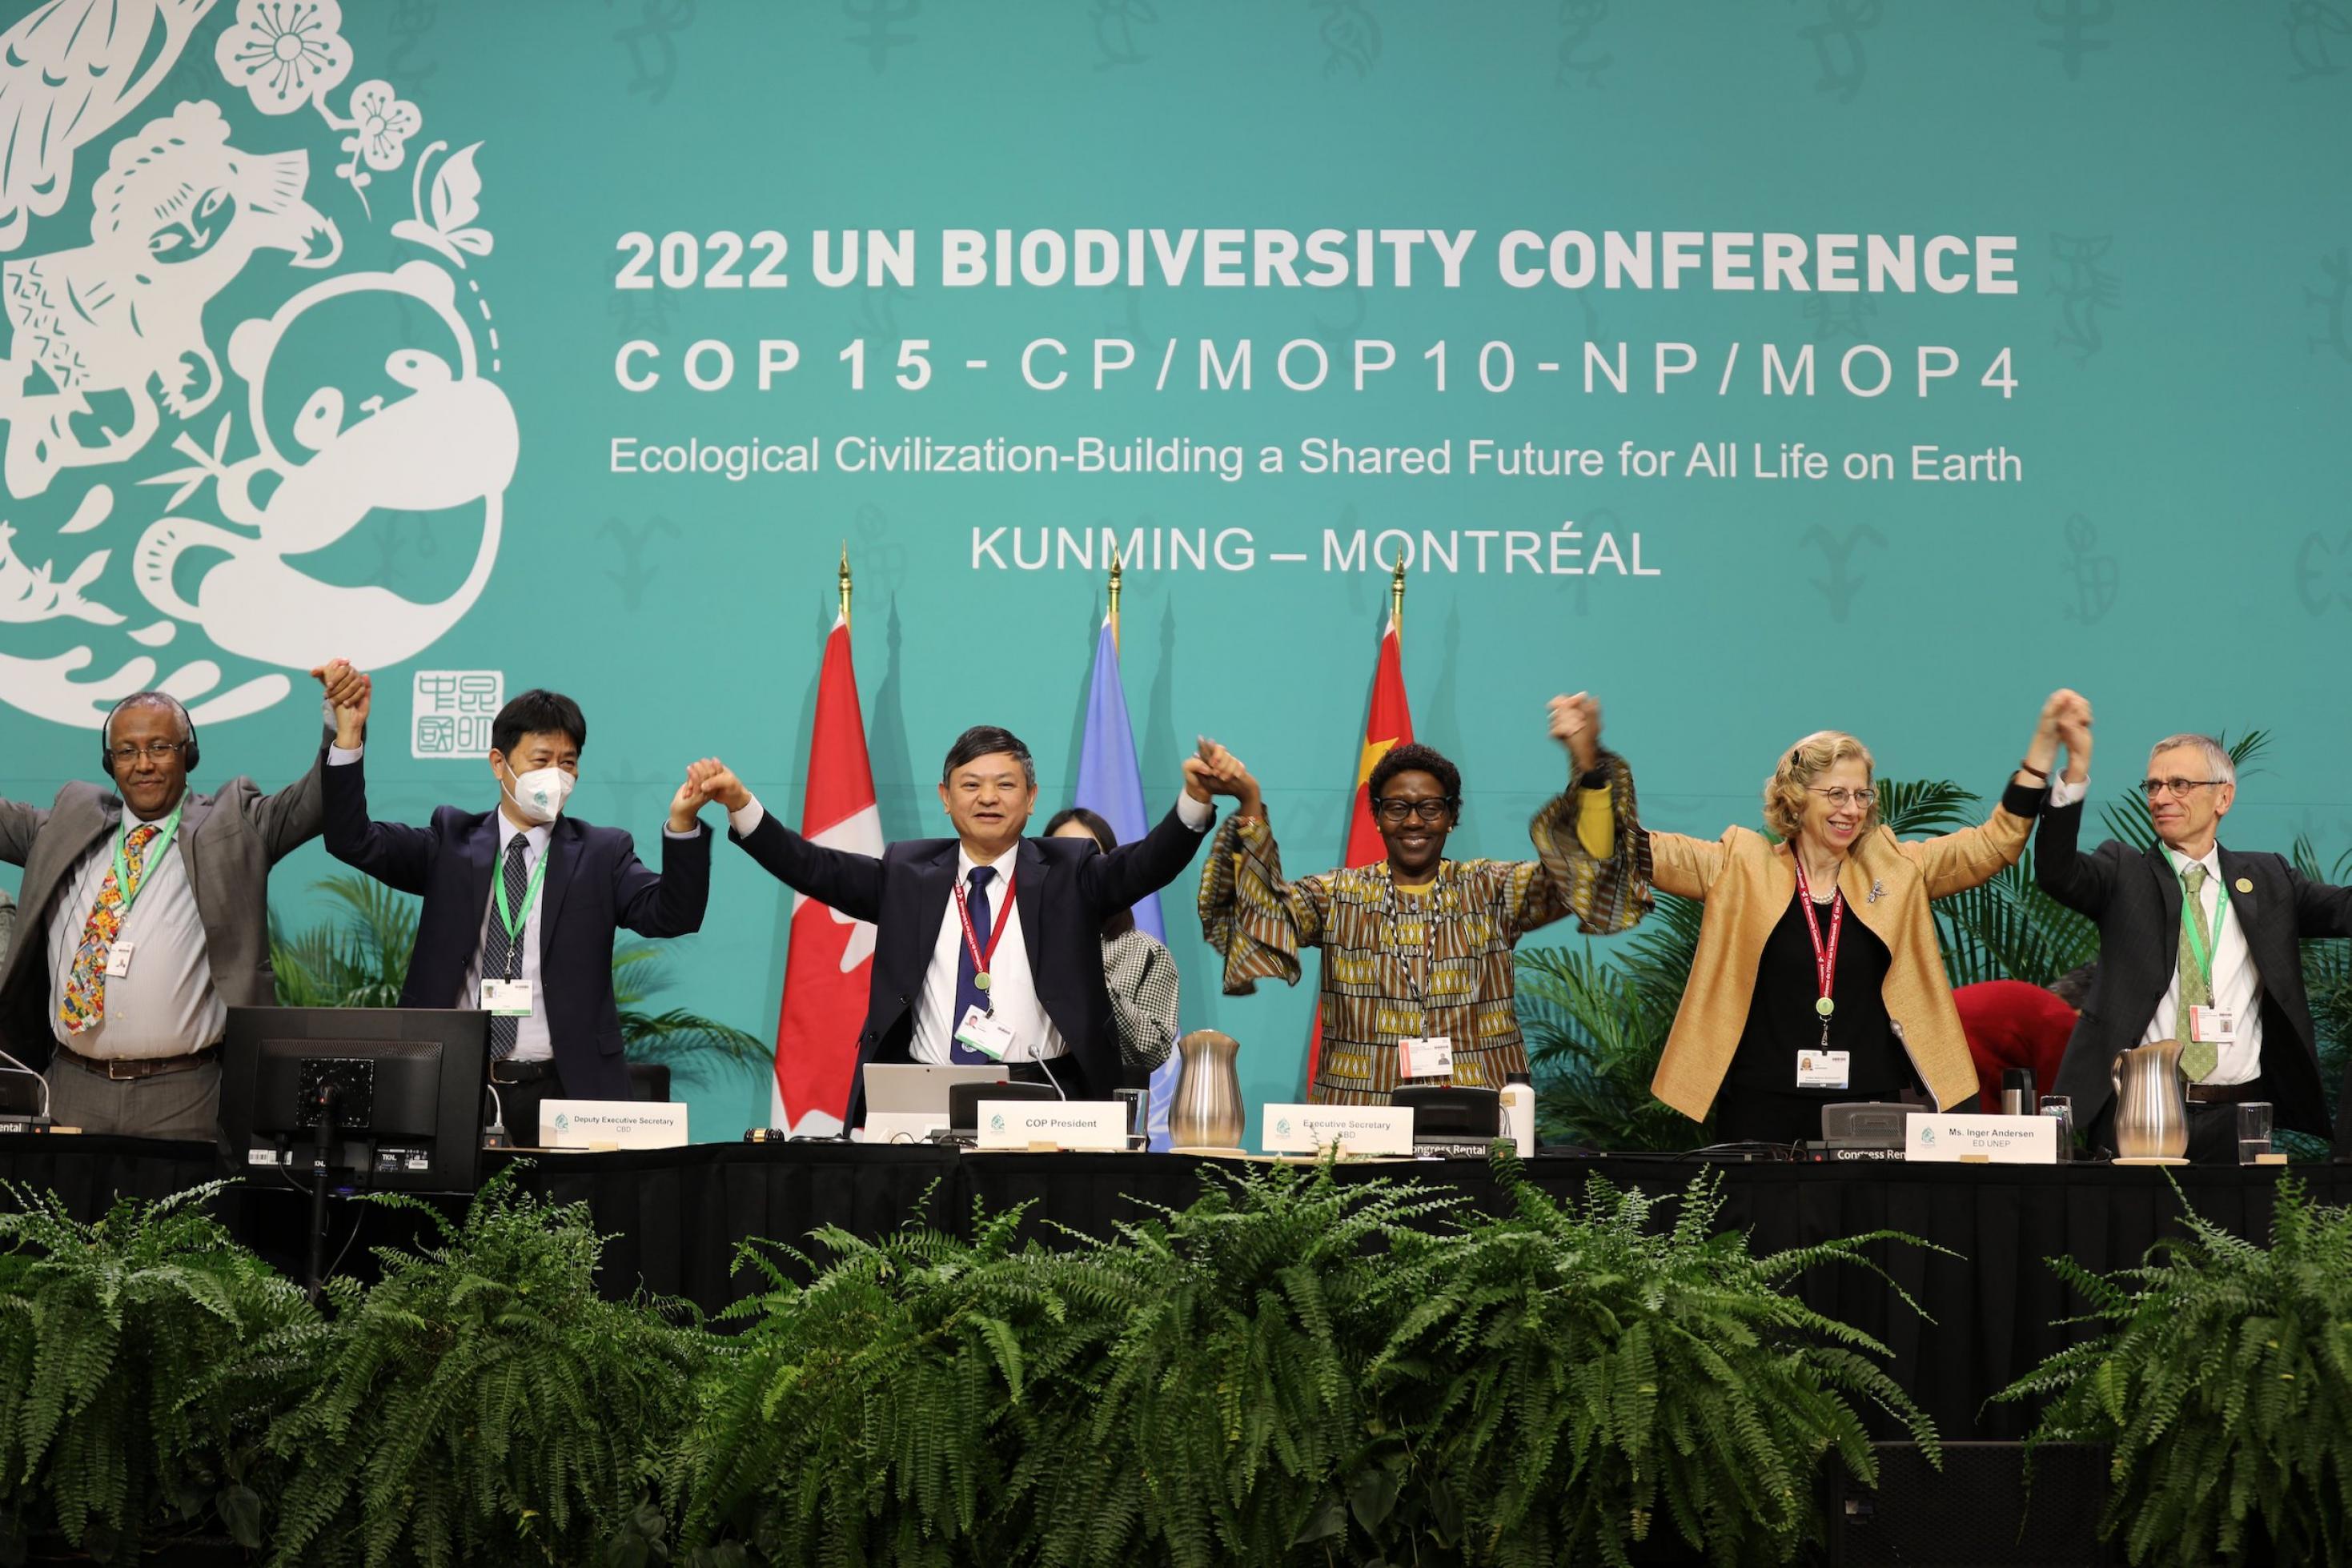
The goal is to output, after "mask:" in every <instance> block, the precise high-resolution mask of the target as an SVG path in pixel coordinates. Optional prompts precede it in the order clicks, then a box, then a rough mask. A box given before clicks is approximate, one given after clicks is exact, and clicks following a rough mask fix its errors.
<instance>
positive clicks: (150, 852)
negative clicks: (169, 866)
mask: <svg viewBox="0 0 2352 1568" xmlns="http://www.w3.org/2000/svg"><path fill="white" fill-rule="evenodd" d="M187 809H188V803H187V802H186V801H185V800H182V801H181V802H180V803H179V804H178V805H176V806H174V807H173V808H172V814H171V815H170V816H168V817H166V818H164V819H163V821H162V823H161V824H150V823H146V822H142V823H140V824H139V825H140V826H141V827H142V828H143V827H148V826H151V825H152V826H154V827H155V837H154V839H153V840H152V841H151V842H150V843H149V844H148V845H147V852H146V853H144V854H142V856H140V857H139V885H138V886H137V887H133V886H131V860H130V857H129V856H128V855H127V854H125V853H124V852H123V841H124V840H126V839H128V838H129V837H130V836H131V814H130V813H129V812H128V811H125V812H124V813H123V814H122V821H121V822H120V823H119V824H117V826H116V827H115V830H114V892H115V895H116V896H117V897H118V898H120V899H121V901H122V902H121V906H120V908H121V913H122V914H123V915H129V914H130V913H131V901H132V900H133V899H135V898H137V897H138V896H139V895H140V894H142V893H144V892H145V891H146V890H147V878H148V877H149V876H150V875H151V874H152V873H153V872H154V869H155V868H156V867H157V866H158V865H160V864H162V863H163V858H162V857H163V852H164V851H165V850H168V849H170V848H171V847H172V841H173V839H174V838H176V837H178V836H179V831H180V813H181V812H183V811H184V810H187Z"/></svg>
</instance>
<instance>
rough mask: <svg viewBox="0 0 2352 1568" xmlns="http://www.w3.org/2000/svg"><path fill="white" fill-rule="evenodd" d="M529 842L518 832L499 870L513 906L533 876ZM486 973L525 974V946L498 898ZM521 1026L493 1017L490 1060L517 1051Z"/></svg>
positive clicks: (487, 941)
mask: <svg viewBox="0 0 2352 1568" xmlns="http://www.w3.org/2000/svg"><path fill="white" fill-rule="evenodd" d="M529 846H530V840H529V839H527V838H526V837H524V835H522V834H520V833H517V834H516V835H515V836H514V837H513V838H512V839H511V840H509V841H508V843H507V858H506V864H505V866H504V867H503V868H502V869H501V870H500V871H499V876H500V877H501V878H502V879H503V880H504V881H505V883H506V886H507V907H508V908H509V909H520V908H521V907H522V897H523V891H524V889H525V887H526V886H527V885H528V884H529V882H530V878H529V877H528V876H526V875H525V874H524V873H523V863H522V857H523V851H524V850H525V849H527V848H528V847H529ZM522 935H524V936H529V935H530V926H529V925H528V924H526V925H525V926H524V928H523V932H522ZM482 977H483V978H484V979H486V980H515V979H520V978H521V977H522V949H521V948H520V946H517V945H516V941H515V939H514V938H512V937H510V936H508V935H507V923H506V922H505V921H503V920H500V919H499V906H498V904H497V902H496V901H495V900H493V901H492V903H491V904H490V929H489V935H488V936H484V937H483V938H482ZM521 1026H522V1020H521V1019H516V1018H499V1017H497V1016H496V1015H493V1016H492V1017H491V1019H490V1060H491V1061H505V1060H506V1059H507V1058H508V1057H509V1056H512V1055H513V1054H514V1048H515V1031H516V1030H518V1029H520V1027H521Z"/></svg>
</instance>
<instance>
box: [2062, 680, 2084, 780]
mask: <svg viewBox="0 0 2352 1568" xmlns="http://www.w3.org/2000/svg"><path fill="white" fill-rule="evenodd" d="M2058 743H2059V744H2060V745H2061V746H2063V747H2065V748H2066V781H2067V782H2068V783H2070V784H2080V783H2082V782H2084V780H2085V779H2089V778H2090V776H2091V705H2090V704H2089V703H2088V702H2087V701H2085V700H2084V699H2083V698H2081V697H2079V696H2078V697H2076V698H2075V699H2074V706H2071V707H2069V708H2068V709H2067V711H2066V712H2064V713H2063V714H2061V715H2059V716H2058Z"/></svg>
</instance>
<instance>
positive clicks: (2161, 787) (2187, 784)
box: [2139, 779, 2221, 800]
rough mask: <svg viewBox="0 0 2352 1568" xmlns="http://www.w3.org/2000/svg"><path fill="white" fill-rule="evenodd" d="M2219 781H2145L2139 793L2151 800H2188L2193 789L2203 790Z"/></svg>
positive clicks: (2140, 782)
mask: <svg viewBox="0 0 2352 1568" xmlns="http://www.w3.org/2000/svg"><path fill="white" fill-rule="evenodd" d="M2220 782H2221V780H2220V779H2141V780H2140V781H2139V792H2140V793H2141V794H2143V795H2145V796H2147V798H2148V799H2149V800H2162V799H2164V797H2166V796H2167V795H2169V796H2171V797H2173V798H2174V799H2175V800H2187V799H2189V791H2190V790H2191V789H2203V788H2205V786H2206V785H2208V784H2219V783H2220Z"/></svg>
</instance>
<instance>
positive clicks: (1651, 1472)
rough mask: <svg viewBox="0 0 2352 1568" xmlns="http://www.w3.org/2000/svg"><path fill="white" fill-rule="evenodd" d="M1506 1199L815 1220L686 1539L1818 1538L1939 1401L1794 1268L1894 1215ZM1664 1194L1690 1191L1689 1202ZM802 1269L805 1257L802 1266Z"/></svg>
mask: <svg viewBox="0 0 2352 1568" xmlns="http://www.w3.org/2000/svg"><path fill="white" fill-rule="evenodd" d="M1505 1174H1506V1181H1507V1189H1508V1190H1509V1191H1510V1192H1511V1194H1512V1204H1513V1207H1512V1208H1511V1211H1510V1212H1509V1213H1507V1214H1506V1215H1505V1216H1504V1217H1502V1218H1473V1217H1470V1216H1468V1215H1467V1214H1466V1212H1465V1209H1464V1207H1463V1200H1462V1199H1461V1198H1460V1197H1457V1196H1454V1195H1452V1194H1441V1193H1437V1192H1433V1191H1431V1190H1429V1189H1426V1188H1423V1187H1420V1186H1412V1185H1404V1184H1399V1183H1395V1182H1391V1181H1387V1180H1370V1181H1363V1182H1349V1183H1342V1182H1340V1181H1339V1179H1338V1178H1337V1176H1335V1174H1334V1173H1333V1171H1332V1170H1331V1169H1330V1168H1329V1167H1328V1166H1325V1167H1321V1168H1318V1169H1316V1170H1314V1171H1311V1172H1301V1171H1297V1170H1287V1169H1284V1170H1276V1171H1272V1172H1265V1173H1259V1174H1252V1175H1248V1176H1238V1177H1233V1176H1223V1175H1222V1173H1220V1174H1219V1175H1218V1178H1217V1179H1214V1180H1213V1181H1212V1182H1211V1183H1210V1184H1209V1186H1207V1189H1206V1190H1205V1191H1204V1192H1203V1193H1202V1196H1201V1197H1200V1198H1199V1199H1198V1200H1197V1201H1196V1202H1195V1203H1193V1204H1192V1206H1191V1207H1188V1208H1185V1209H1182V1210H1165V1209H1163V1210H1159V1211H1156V1212H1155V1213H1154V1215H1153V1216H1152V1217H1151V1218H1147V1219H1143V1220H1139V1221H1137V1222H1134V1223H1131V1224H1128V1225H1124V1226H1122V1227H1120V1228H1119V1229H1118V1233H1117V1234H1116V1235H1115V1236H1114V1237H1113V1238H1112V1239H1109V1240H1107V1241H1101V1242H1094V1241H1084V1240H1080V1241H1078V1242H1076V1244H1074V1245H1073V1246H1071V1247H1070V1248H1068V1249H1065V1250H1055V1251H1049V1250H1047V1249H1044V1248H1042V1247H1039V1246H1036V1245H1034V1244H1033V1245H1031V1246H1029V1247H1027V1248H1025V1249H1015V1248H1014V1246H1013V1234H1014V1230H1015V1228H1016V1226H1017V1224H1018V1221H1019V1218H1020V1216H1019V1213H1018V1211H1016V1212H1014V1213H1013V1214H1007V1215H999V1216H995V1217H986V1216H982V1217H981V1218H980V1219H979V1223H978V1224H977V1226H976V1231H977V1236H978V1239H976V1240H975V1241H974V1242H972V1243H971V1245H970V1246H964V1245H961V1244H959V1243H957V1242H955V1241H953V1240H952V1239H949V1238H946V1237H943V1236H940V1235H937V1234H935V1233H932V1232H930V1231H928V1230H924V1229H920V1228H911V1227H910V1228H907V1229H904V1230H901V1231H900V1232H898V1234H896V1235H895V1236H892V1237H890V1238H887V1239H884V1240H881V1241H878V1242H871V1243H869V1242H863V1241H859V1240H857V1239H855V1238H852V1237H849V1236H846V1235H844V1234H842V1233H839V1232H827V1233H824V1235H822V1236H821V1237H820V1241H821V1242H822V1244H823V1246H824V1249H826V1250H827V1251H828V1252H829V1253H830V1255H831V1260H830V1262H829V1263H828V1264H827V1265H826V1266H825V1267H824V1269H823V1270H822V1271H821V1272H819V1273H818V1274H817V1277H816V1278H815V1280H814V1282H813V1283H811V1284H809V1285H806V1286H800V1285H796V1284H794V1283H793V1281H792V1279H791V1278H790V1277H789V1276H788V1274H787V1273H786V1271H785V1270H783V1269H782V1267H780V1266H778V1264H777V1263H776V1262H775V1261H774V1260H772V1259H770V1258H768V1257H766V1256H764V1255H762V1254H761V1253H759V1252H756V1251H747V1252H746V1254H745V1255H744V1258H743V1262H744V1263H745V1264H746V1265H747V1266H750V1267H753V1268H756V1269H759V1270H761V1271H763V1272H764V1273H765V1274H766V1276H767V1279H768V1282H769V1285H770V1287H771V1288H770V1290H769V1291H767V1292H766V1293H765V1294H763V1295H762V1296H761V1297H759V1298H758V1299H756V1300H755V1301H750V1302H747V1303H745V1305H744V1306H743V1307H741V1308H739V1309H737V1310H736V1315H742V1316H748V1317H749V1318H750V1319H751V1324H750V1326H749V1328H748V1329H747V1330H746V1332H745V1333H744V1334H743V1336H742V1354H741V1356H740V1359H738V1360H736V1361H733V1362H731V1363H730V1364H726V1365H724V1366H723V1367H721V1368H720V1369H719V1372H718V1373H717V1374H716V1375H713V1376H711V1377H709V1378H708V1379H706V1380H705V1382H704V1384H703V1385H702V1387H701V1390H700V1392H701V1396H702V1415H701V1417H700V1419H699V1421H698V1424H697V1425H696V1427H695V1429H694V1431H693V1433H692V1434H691V1436H690V1437H688V1440H687V1441H686V1442H685V1444H684V1445H683V1446H682V1447H681V1448H680V1450H679V1456H678V1460H677V1468H676V1470H675V1472H674V1476H673V1480H672V1490H673V1491H674V1492H677V1493H682V1494H684V1495H685V1496H687V1498H688V1507H687V1519H686V1524H685V1528H684V1531H683V1537H684V1541H685V1542H686V1543H687V1544H688V1546H689V1547H691V1548H692V1551H691V1552H690V1553H689V1556H688V1560H689V1561H693V1562H697V1563H716V1562H718V1561H719V1552H720V1551H721V1550H722V1549H723V1546H722V1544H719V1543H723V1545H731V1546H734V1547H735V1548H736V1549H738V1550H745V1549H748V1552H749V1554H750V1555H751V1558H752V1560H755V1561H758V1562H761V1563H778V1564H781V1563H804V1562H810V1563H843V1564H858V1563H882V1562H887V1563H923V1564H950V1563H1002V1562H1034V1563H1044V1564H1054V1565H1089V1568H1091V1565H1097V1564H1099V1565H1104V1568H1110V1565H1118V1568H1126V1565H1127V1564H1131V1563H1147V1564H1163V1563H1164V1564H1181V1565H1185V1568H1205V1565H1209V1564H1223V1563H1263V1564H1282V1563H1296V1564H1309V1563H1314V1564H1329V1563H1360V1564H1389V1563H1417V1564H1423V1565H1426V1568H1439V1565H1442V1564H1471V1563H1478V1564H1485V1563H1513V1564H1517V1563H1551V1562H1587V1561H1591V1562H1612V1563H1622V1562H1625V1561H1626V1560H1627V1552H1628V1550H1629V1548H1630V1547H1631V1546H1632V1544H1633V1543H1634V1542H1640V1541H1643V1540H1644V1539H1646V1538H1648V1537H1649V1536H1650V1533H1651V1531H1652V1528H1653V1526H1654V1523H1655V1521H1658V1520H1660V1519H1664V1520H1665V1521H1667V1523H1668V1525H1669V1526H1670V1527H1671V1528H1672V1529H1673V1530H1674V1531H1676V1532H1679V1533H1681V1534H1682V1535H1684V1536H1685V1539H1699V1538H1703V1539H1705V1541H1706V1544H1707V1549H1708V1550H1709V1551H1710V1552H1713V1553H1714V1554H1715V1556H1716V1558H1717V1561H1718V1562H1723V1563H1735V1562H1737V1563H1749V1562H1780V1561H1787V1560H1789V1559H1790V1557H1791V1556H1792V1555H1793V1554H1794V1553H1795V1552H1797V1551H1798V1550H1799V1548H1800V1547H1801V1544H1802V1543H1803V1542H1805V1541H1806V1540H1807V1539H1808V1538H1816V1539H1817V1538H1818V1536H1819V1533H1820V1527H1821V1521H1819V1520H1818V1519H1817V1518H1816V1517H1815V1516H1814V1495H1815V1481H1816V1479H1818V1475H1819V1471H1820V1469H1821V1467H1822V1464H1824V1463H1825V1462H1829V1461H1830V1459H1831V1457H1832V1455H1834V1456H1837V1457H1839V1458H1841V1459H1842V1460H1843V1462H1845V1463H1847V1464H1849V1465H1852V1466H1853V1468H1855V1469H1857V1470H1858V1471H1860V1472H1861V1473H1862V1474H1864V1475H1865V1476H1867V1475H1869V1474H1870V1473H1871V1470H1870V1466H1871V1456H1870V1451H1869V1448H1868V1444H1867V1442H1866V1440H1865V1439H1864V1434H1863V1431H1862V1427H1861V1426H1860V1423H1859V1421H1858V1419H1857V1417H1856V1416H1855V1413H1854V1409H1853V1405H1852V1403H1851V1401H1850V1397H1849V1396H1859V1397H1861V1398H1864V1399H1867V1400H1869V1401H1871V1402H1873V1403H1875V1404H1878V1405H1880V1406H1884V1407H1885V1408H1886V1409H1889V1410H1892V1411H1894V1412H1895V1414H1896V1415H1897V1416H1898V1417H1899V1418H1901V1419H1903V1420H1905V1421H1906V1422H1907V1423H1908V1424H1909V1425H1910V1426H1911V1427H1912V1428H1913V1429H1914V1431H1915V1432H1916V1434H1917V1435H1918V1436H1919V1437H1920V1439H1921V1440H1922V1441H1923V1442H1925V1443H1927V1444H1929V1445H1931V1446H1932V1445H1933V1443H1934V1441H1935V1435H1934V1432H1933V1430H1932V1428H1931V1427H1928V1425H1927V1422H1926V1420H1925V1418H1924V1417H1923V1416H1920V1415H1919V1413H1918V1412H1917V1411H1916V1408H1914V1407H1913V1406H1911V1405H1910V1403H1909V1402H1908V1400H1907V1399H1906V1398H1905V1396H1903V1394H1902V1393H1901V1392H1900V1390H1898V1389H1897V1388H1896V1387H1895V1385H1894V1384H1893V1383H1892V1382H1891V1381H1890V1380H1889V1379H1888V1378H1887V1377H1886V1376H1885V1374H1884V1373H1883V1372H1882V1371H1881V1370H1880V1369H1879V1368H1878V1367H1877V1366H1876V1365H1875V1364H1874V1363H1873V1362H1872V1360H1871V1359H1870V1358H1871V1356H1872V1355H1874V1354H1884V1352H1883V1351H1882V1350H1880V1348H1879V1347H1878V1346H1876V1345H1875V1344H1874V1343H1872V1342H1870V1341H1869V1340H1868V1339H1866V1338H1864V1336H1862V1335H1860V1334H1857V1333H1853V1331H1851V1330H1849V1329H1846V1328H1844V1327H1843V1326H1842V1325H1840V1324H1837V1323H1835V1322H1832V1321H1830V1320H1828V1319H1825V1318H1822V1317H1820V1316H1819V1315H1818V1314H1815V1313H1812V1312H1809V1311H1807V1310H1806V1309H1805V1308H1804V1307H1803V1306H1802V1305H1801V1303H1799V1302H1797V1301H1795V1300H1793V1299H1792V1298H1791V1297H1790V1295H1788V1294H1787V1292H1786V1290H1785V1286H1786V1283H1787V1281H1790V1279H1791V1278H1793V1277H1794V1276H1795V1275H1796V1274H1797V1273H1799V1272H1800V1271H1801V1270H1804V1269H1807V1268H1810V1267H1811V1266H1812V1265H1814V1264H1816V1263H1820V1262H1826V1261H1859V1260H1860V1249H1862V1248H1863V1247H1864V1245H1865V1244H1866V1243H1867V1242H1869V1241H1871V1240H1873V1239H1874V1238H1859V1239H1854V1240H1851V1241H1843V1242H1833V1243H1830V1244H1827V1245H1824V1246H1822V1247H1817V1248H1811V1249H1805V1250H1803V1251H1801V1252H1793V1253H1786V1254H1781V1255H1779V1256H1777V1257H1772V1258H1766V1259H1755V1258H1751V1257H1750V1256H1749V1255H1748V1251H1747V1249H1746V1244H1745V1242H1744V1240H1743V1239H1742V1238H1740V1237H1739V1236H1738V1235H1736V1234H1727V1235H1713V1234H1711V1233H1712V1232H1713V1231H1714V1229H1715V1227H1716V1217H1717V1207H1718V1199H1717V1196H1716V1194H1715V1191H1714V1189H1713V1187H1712V1186H1708V1185H1707V1184H1706V1182H1705V1181H1702V1182H1700V1183H1697V1184H1695V1185H1694V1186H1693V1187H1692V1188H1691V1189H1690V1191H1689V1192H1687V1193H1686V1194H1685V1195H1684V1197H1683V1198H1682V1199H1681V1200H1680V1214H1679V1218H1677V1219H1676V1221H1675V1223H1674V1224H1673V1225H1672V1226H1671V1227H1665V1226H1662V1225H1660V1224H1658V1223H1656V1221H1657V1218H1658V1216H1659V1211H1660V1209H1661V1208H1662V1207H1664V1205H1663V1204H1662V1203H1661V1201H1660V1200H1654V1199H1650V1198H1645V1197H1638V1196H1634V1195H1628V1194H1621V1193H1618V1192H1616V1191H1614V1190H1613V1189H1612V1188H1610V1187H1608V1186H1606V1185H1605V1184H1601V1183H1595V1184H1594V1186H1592V1187H1591V1190H1590V1192H1589V1193H1588V1195H1587V1197H1585V1199H1584V1200H1583V1201H1582V1202H1581V1203H1580V1204H1570V1205H1559V1204H1556V1203H1554V1202H1553V1201H1552V1200H1551V1199H1549V1197H1545V1196H1543V1195H1542V1194H1541V1193H1540V1192H1539V1191H1538V1190H1537V1189H1535V1188H1533V1187H1530V1186H1521V1185H1519V1184H1518V1183H1517V1180H1516V1179H1515V1176H1513V1174H1512V1172H1511V1171H1510V1170H1509V1169H1508V1168H1507V1169H1506V1173H1505ZM1665 1201H1666V1202H1671V1201H1672V1200H1665ZM798 1261H800V1262H802V1263H803V1264H805V1263H807V1261H808V1260H805V1259H801V1260H798Z"/></svg>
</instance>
